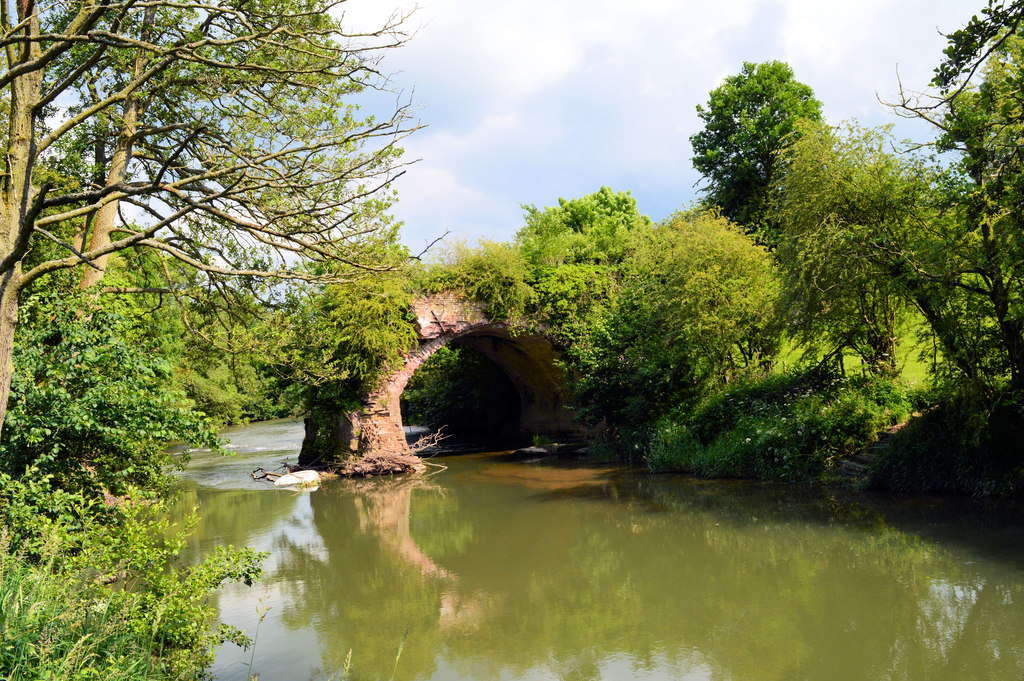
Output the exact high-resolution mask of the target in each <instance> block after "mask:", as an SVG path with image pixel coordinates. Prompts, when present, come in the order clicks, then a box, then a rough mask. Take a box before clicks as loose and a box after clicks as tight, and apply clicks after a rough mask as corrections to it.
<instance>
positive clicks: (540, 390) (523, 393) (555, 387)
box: [348, 293, 579, 453]
mask: <svg viewBox="0 0 1024 681" xmlns="http://www.w3.org/2000/svg"><path fill="white" fill-rule="evenodd" d="M413 312H414V313H415V314H416V317H417V325H416V326H417V333H418V334H419V337H420V343H419V346H418V347H417V348H416V349H414V350H413V351H411V352H410V353H408V354H407V355H406V357H405V361H404V363H403V365H402V366H401V367H398V368H396V369H395V370H394V371H392V372H391V373H390V374H389V375H387V376H386V377H385V378H384V380H383V381H382V382H381V384H380V386H379V387H378V388H377V389H376V390H374V391H372V392H370V393H369V394H368V395H366V396H365V397H364V399H363V400H362V403H363V409H362V411H361V412H359V413H355V414H350V415H348V418H349V420H350V421H352V424H351V425H352V430H351V438H350V440H349V442H350V445H349V449H352V448H358V450H359V451H360V452H362V453H366V452H370V451H404V450H406V449H407V445H406V441H405V432H404V430H403V428H402V411H401V406H400V402H401V397H402V391H404V390H405V388H406V386H408V384H409V380H410V379H411V378H412V376H413V374H415V373H416V370H417V369H419V368H420V367H421V366H422V365H423V364H424V362H426V361H427V360H428V359H430V357H431V356H432V355H433V354H434V353H435V352H437V351H438V350H439V349H441V348H442V347H444V346H446V345H448V344H449V343H457V344H460V345H465V346H467V347H470V348H472V349H473V350H475V351H477V352H479V353H480V354H482V355H483V356H484V357H486V358H488V359H489V360H491V361H492V362H494V363H495V364H496V365H498V367H499V368H500V369H501V370H502V371H503V372H504V373H505V375H506V376H508V378H509V380H510V381H511V383H512V385H513V386H514V387H515V390H516V393H517V394H518V396H519V402H520V429H521V430H522V431H523V432H522V434H523V435H529V434H532V433H544V434H546V435H554V436H558V435H566V434H579V429H578V428H577V427H576V426H575V425H574V424H573V421H572V416H571V413H570V411H569V409H568V407H569V404H570V397H569V392H568V389H567V387H566V381H565V374H564V373H563V371H562V369H561V367H560V366H559V364H558V356H559V355H558V351H557V350H556V349H555V348H554V346H553V345H552V344H551V341H550V340H549V339H548V338H546V337H545V336H543V335H539V334H537V333H536V332H528V331H526V330H525V329H518V328H515V327H510V326H509V325H508V324H504V323H495V322H492V321H490V320H489V319H488V318H487V316H486V314H485V313H484V310H483V307H482V306H481V305H480V304H479V303H476V302H473V301H469V300H466V299H465V298H463V297H461V296H460V295H458V294H454V293H441V294H434V295H431V296H424V297H423V298H420V299H418V300H416V301H415V302H414V304H413Z"/></svg>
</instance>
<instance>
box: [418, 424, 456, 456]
mask: <svg viewBox="0 0 1024 681" xmlns="http://www.w3.org/2000/svg"><path fill="white" fill-rule="evenodd" d="M447 439H448V436H447V435H444V426H441V427H440V428H438V429H437V430H436V431H434V432H433V433H429V434H427V435H424V436H423V437H421V438H420V439H418V440H416V442H413V443H412V444H411V445H409V449H410V450H411V451H412V452H414V453H418V452H422V451H423V450H424V449H430V448H431V447H436V446H437V445H439V444H441V442H442V441H444V440H447Z"/></svg>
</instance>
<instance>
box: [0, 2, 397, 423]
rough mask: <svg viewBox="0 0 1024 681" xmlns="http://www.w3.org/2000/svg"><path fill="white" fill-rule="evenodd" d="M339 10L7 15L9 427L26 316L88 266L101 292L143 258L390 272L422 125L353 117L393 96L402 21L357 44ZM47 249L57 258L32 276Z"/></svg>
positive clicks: (226, 267) (86, 10)
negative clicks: (390, 83)
mask: <svg viewBox="0 0 1024 681" xmlns="http://www.w3.org/2000/svg"><path fill="white" fill-rule="evenodd" d="M342 4H343V0H301V1H300V2H292V1H291V0H252V1H250V2H245V3H239V2H233V1H231V0H214V1H212V2H202V3H200V2H193V1H191V0H159V1H158V2H153V3H139V2H137V1H136V0H123V1H121V2H116V1H113V0H104V1H102V2H98V3H87V2H84V1H83V0H77V1H74V2H70V3H66V4H63V5H62V4H55V5H50V6H40V5H37V4H36V2H35V1H34V0H24V1H20V2H17V3H10V2H3V3H2V5H0V23H2V24H3V29H4V33H3V35H2V37H0V44H2V46H3V48H4V56H5V57H6V61H5V64H4V68H3V70H2V72H0V88H2V89H3V90H2V95H0V101H2V102H3V105H4V107H5V108H6V109H7V113H8V116H7V119H6V127H5V128H4V129H3V131H2V134H0V140H2V143H3V145H4V148H5V149H4V150H5V152H6V155H5V173H4V175H3V177H2V178H0V423H2V417H3V414H4V412H5V410H6V404H7V399H8V395H9V389H10V382H11V373H12V365H11V352H12V343H13V337H14V329H15V326H16V323H17V314H18V304H19V298H20V295H21V292H22V291H23V290H24V289H25V288H26V287H27V286H28V285H29V284H30V283H32V282H33V281H35V280H37V279H39V278H40V277H42V276H44V275H46V274H49V273H53V272H56V271H60V270H65V269H73V268H77V267H82V266H84V267H85V272H86V273H85V274H84V276H83V280H82V284H83V286H86V287H92V286H95V285H96V284H98V283H99V282H100V281H101V279H102V274H103V272H104V271H105V270H106V267H107V259H108V258H109V256H111V255H112V254H114V253H117V252H119V251H123V250H125V249H129V248H145V249H151V250H152V251H153V252H154V253H156V254H157V255H158V256H159V258H160V259H165V260H166V259H176V260H178V261H181V262H184V263H186V264H188V265H189V266H191V267H192V268H194V269H195V270H196V271H198V272H200V273H202V275H201V276H202V277H203V278H204V279H205V280H206V281H210V282H212V281H215V280H219V279H220V278H222V277H240V278H241V279H242V281H243V282H251V281H252V280H254V279H257V278H271V279H276V280H279V281H280V280H295V279H301V280H311V279H317V278H319V277H322V276H324V275H326V276H328V277H330V278H332V279H335V280H337V279H339V278H351V276H353V272H358V271H359V270H360V269H361V268H362V269H365V268H371V269H376V268H388V267H390V266H391V265H392V263H389V262H384V263H381V262H380V261H379V260H378V257H379V256H380V254H381V252H382V249H384V248H385V247H387V246H389V245H390V243H391V242H392V241H393V240H394V236H395V230H396V229H397V226H396V225H394V224H392V223H391V221H390V219H389V218H388V216H387V215H386V212H385V211H386V209H387V206H388V205H389V201H390V196H391V194H390V190H389V186H390V183H391V181H392V180H393V179H394V177H395V176H396V175H397V174H398V168H399V166H398V161H397V159H398V155H399V153H400V150H399V149H398V147H397V146H396V143H397V142H398V141H399V140H400V139H401V138H402V137H403V136H405V135H406V134H408V133H409V132H411V130H412V129H414V128H415V126H414V125H411V124H410V122H409V117H408V113H409V110H408V105H404V104H400V105H399V106H397V107H396V108H395V110H394V111H393V113H392V114H390V115H389V116H386V117H384V118H383V119H381V120H376V119H374V118H373V117H369V118H366V119H360V118H359V117H358V115H357V111H356V108H355V106H354V105H353V104H352V103H351V102H347V100H349V99H350V98H351V97H352V96H353V95H355V94H357V93H359V92H361V91H364V90H366V89H367V88H383V87H386V84H385V82H384V80H383V79H382V77H381V76H380V74H379V72H378V70H377V65H378V63H379V60H380V58H381V56H382V52H381V51H382V50H384V49H386V48H389V47H394V46H397V45H399V44H401V43H402V41H403V40H404V37H405V36H404V34H403V33H402V28H401V26H402V19H403V17H397V16H396V17H393V18H392V20H391V21H389V22H387V24H386V25H385V26H383V27H381V28H380V29H379V30H375V31H373V32H370V33H361V34H360V33H347V32H346V31H345V30H344V27H343V26H342V24H341V23H340V21H339V20H338V19H336V18H334V13H335V12H336V11H337V10H338V9H339V8H340V6H341V5H342ZM44 242H50V244H51V245H55V246H56V247H57V248H58V249H59V252H58V253H56V254H55V255H54V256H53V257H48V258H46V259H43V260H37V259H34V255H33V254H34V253H38V252H40V251H43V250H45V249H46V248H49V246H45V247H44ZM310 262H311V263H312V264H309V263H310ZM328 262H341V263H342V264H344V265H345V267H347V268H348V269H347V271H346V270H345V269H339V268H320V267H318V265H317V263H328ZM338 272H342V273H343V276H341V277H339V275H338V274H337V273H338ZM346 272H347V273H346Z"/></svg>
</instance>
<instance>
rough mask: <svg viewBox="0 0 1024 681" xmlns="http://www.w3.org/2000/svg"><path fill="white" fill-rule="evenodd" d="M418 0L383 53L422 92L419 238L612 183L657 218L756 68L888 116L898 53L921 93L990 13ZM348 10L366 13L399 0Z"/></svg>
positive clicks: (853, 112)
mask: <svg viewBox="0 0 1024 681" xmlns="http://www.w3.org/2000/svg"><path fill="white" fill-rule="evenodd" d="M402 1H403V2H405V0H402ZM419 4H420V9H419V10H418V12H417V13H416V15H415V16H414V19H413V23H414V24H415V25H418V26H419V27H420V28H419V32H418V33H417V35H416V36H415V37H414V38H413V39H412V41H411V42H410V44H409V45H408V46H406V47H404V48H402V49H401V50H399V51H397V52H395V53H393V54H391V55H389V56H388V59H387V61H386V64H385V69H386V70H389V71H398V72H399V73H398V75H397V76H396V81H397V82H398V83H399V84H400V85H402V86H403V87H405V88H407V89H412V88H413V87H415V92H416V99H417V101H419V102H420V103H422V104H423V107H424V108H423V110H422V114H421V115H422V119H423V122H424V123H426V124H428V126H429V127H427V128H426V129H424V130H423V131H421V132H419V133H417V134H416V135H414V136H413V138H412V139H410V140H409V141H408V142H407V143H406V145H405V146H406V148H407V150H408V156H409V157H411V158H420V159H422V161H421V162H420V163H419V164H417V165H415V166H413V167H412V168H411V169H410V170H409V172H408V173H407V175H406V176H405V177H403V178H402V179H401V180H400V182H399V184H398V189H399V194H400V197H401V202H400V205H399V207H398V211H397V214H398V216H399V217H400V218H401V219H404V220H405V222H406V224H407V227H406V232H405V234H406V237H405V240H406V242H407V243H410V244H413V245H415V242H417V241H421V240H422V238H423V235H425V234H438V233H441V232H442V231H444V230H446V229H454V230H456V231H458V232H460V233H462V234H464V235H467V236H470V237H473V236H475V235H480V236H485V237H488V238H508V237H509V236H511V234H512V233H514V231H515V230H516V229H517V228H518V226H519V224H520V218H521V210H520V208H519V205H520V204H522V203H533V204H537V205H542V206H543V205H552V204H553V203H555V202H556V201H557V199H558V197H559V196H566V197H572V196H579V195H581V194H584V193H588V192H592V191H595V190H596V189H597V188H598V187H599V186H601V185H602V184H607V185H611V186H613V187H614V188H616V189H623V190H626V189H629V190H632V191H633V193H634V195H635V196H637V197H638V202H639V204H640V208H641V210H645V211H647V212H649V213H650V214H651V215H652V217H654V218H656V219H660V218H662V217H664V216H665V215H667V214H668V213H669V212H671V211H672V210H674V209H675V208H678V207H679V206H681V205H682V204H683V203H687V202H689V201H691V200H692V199H693V198H694V190H693V187H692V185H693V184H694V182H695V181H696V180H697V179H698V176H697V175H696V173H695V172H694V171H693V170H692V168H691V166H690V161H689V157H690V145H689V139H688V138H689V136H690V135H692V134H693V133H694V132H696V131H697V129H698V124H699V121H698V119H697V117H696V113H695V111H694V108H695V106H696V105H697V104H699V103H703V102H705V101H706V100H707V96H708V92H709V91H710V90H711V89H712V88H714V87H715V86H716V85H717V84H718V83H720V82H721V80H722V78H724V77H725V76H727V75H730V74H733V73H736V72H737V71H738V70H739V68H740V65H741V64H742V62H743V61H765V60H768V59H782V60H785V61H787V62H789V63H790V65H791V66H792V67H793V68H794V71H795V73H796V76H797V78H798V79H799V80H801V81H803V82H805V83H808V84H809V85H811V86H812V87H813V88H814V90H815V92H816V94H817V96H818V98H819V99H821V100H822V102H823V103H824V107H825V113H826V116H827V118H828V119H829V120H831V121H835V122H838V121H840V120H843V119H846V118H850V117H858V118H860V119H861V121H862V122H864V123H866V124H870V125H874V124H879V123H883V122H890V121H892V120H893V119H892V118H891V116H889V115H888V114H887V113H886V111H885V110H884V108H883V107H882V106H880V105H879V104H878V102H877V101H876V98H875V95H876V92H877V93H879V95H881V96H882V97H891V96H892V95H893V94H894V93H895V92H896V65H897V63H898V64H899V66H900V74H901V75H902V76H903V78H904V82H905V83H907V84H908V85H912V86H914V87H917V88H920V87H923V86H925V85H926V84H927V81H928V79H930V77H931V70H932V68H934V66H935V64H936V63H937V62H938V60H939V59H940V58H941V50H942V47H943V46H944V39H943V38H942V37H941V36H940V35H938V34H937V32H936V27H939V28H942V29H944V30H946V31H950V30H954V29H956V28H958V27H959V26H960V25H962V24H963V23H964V21H966V20H967V18H969V15H970V14H971V13H973V11H976V9H972V8H970V7H965V6H964V3H963V0H861V1H860V2H857V3H849V2H829V1H827V0H720V1H719V2H716V3H714V4H709V3H704V2H697V1H696V0H690V1H687V2H679V1H678V0H634V2H632V3H623V2H621V1H618V2H610V1H608V0H590V1H585V0H517V1H515V2H504V3H492V2H480V1H479V0H476V1H473V0H419ZM978 4H979V6H980V4H981V0H978ZM345 6H346V8H347V11H348V12H349V17H350V18H351V19H352V20H353V21H355V20H358V21H361V22H371V21H372V20H374V19H376V20H377V21H379V20H381V19H383V18H386V17H387V16H388V15H390V11H389V10H390V8H391V7H392V5H390V4H389V3H388V0H349V2H346V3H345ZM396 6H397V5H396ZM403 6H404V7H411V6H412V5H411V2H405V4H404V5H403ZM903 125H904V126H905V124H903ZM905 129H906V130H908V131H911V130H912V128H909V127H905ZM906 134H923V133H920V132H907V133H906Z"/></svg>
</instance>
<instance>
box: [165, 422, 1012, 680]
mask: <svg viewBox="0 0 1024 681" xmlns="http://www.w3.org/2000/svg"><path fill="white" fill-rule="evenodd" d="M224 436H225V437H227V438H228V439H230V441H231V448H232V449H234V450H236V451H237V452H238V453H237V454H236V455H235V456H234V457H230V458H223V457H220V456H214V455H212V454H209V453H202V452H200V453H196V454H194V455H193V464H192V465H191V466H190V468H189V470H188V471H187V472H186V473H184V474H183V475H182V477H181V486H182V494H183V500H184V503H185V504H186V505H188V506H193V505H194V506H197V507H198V509H199V513H200V516H201V522H200V524H199V526H198V530H197V532H196V534H195V535H194V537H193V538H192V542H191V545H190V547H189V551H190V552H191V553H192V555H201V554H203V553H204V552H206V551H208V550H210V548H211V547H213V546H215V545H218V544H232V545H235V546H243V545H245V546H252V547H254V548H256V549H259V550H265V551H269V552H270V553H271V556H270V558H269V559H268V560H267V561H266V563H265V568H266V571H265V575H264V577H263V579H262V580H261V582H260V583H259V584H258V585H256V586H254V587H252V588H247V587H244V586H242V585H234V584H232V585H227V586H226V587H224V588H223V589H222V590H221V591H219V592H218V595H217V596H216V599H215V600H216V605H217V607H218V609H219V612H220V617H221V619H222V620H223V621H225V622H227V623H229V624H233V625H235V626H238V627H240V628H243V629H245V630H247V632H248V633H249V635H250V636H252V635H253V634H254V633H255V632H256V631H257V626H258V635H257V640H256V646H255V652H254V653H253V652H252V651H243V650H241V649H239V648H237V647H234V646H230V645H229V646H225V647H224V648H222V649H221V650H220V651H219V652H218V655H217V659H216V663H215V665H214V668H213V669H212V672H213V673H214V674H215V676H216V678H217V679H219V680H220V681H240V680H243V681H244V680H245V679H246V678H247V674H248V671H249V668H250V656H252V665H251V668H252V671H253V672H258V673H259V674H260V679H261V681H305V680H307V679H310V680H314V679H316V680H322V681H326V680H327V679H338V678H340V671H341V670H342V668H343V667H344V665H345V661H346V657H347V656H348V655H349V652H350V651H351V670H350V674H349V677H348V678H350V679H360V680H362V679H365V680H370V679H381V680H384V679H389V678H391V677H392V674H394V677H393V678H394V679H396V681H398V680H403V681H409V680H413V679H417V680H421V679H435V680H439V681H440V680H444V681H456V680H462V679H467V680H468V679H473V680H484V679H487V680H491V679H495V680H503V681H504V680H509V681H511V680H520V679H521V680H524V681H526V680H530V681H535V680H536V681H540V680H547V679H561V680H565V681H570V680H571V681H584V680H597V679H603V680H613V679H650V680H659V681H660V680H667V679H673V680H675V679H686V680H694V681H697V680H711V679H714V680H716V681H717V680H730V679H735V680H737V681H768V680H778V681H783V680H797V679H807V680H821V681H842V680H845V679H849V680H850V681H854V680H856V681H866V680H868V679H870V680H876V679H907V680H909V679H915V680H916V679H920V680H921V681H945V680H948V681H954V680H955V681H969V680H971V679H979V680H980V679H1007V680H1009V679H1022V678H1024V519H1022V517H1021V514H1020V511H1019V509H1017V510H1014V509H993V508H988V507H985V506H982V505H980V504H973V503H962V502H953V501H951V500H942V499H939V500H920V499H916V500H903V501H894V500H886V499H882V498H875V497H871V496H865V495H853V494H844V493H839V492H835V491H826V490H819V489H812V488H805V487H797V486H768V485H761V484H755V483H749V482H741V481H724V482H722V481H712V482H709V481H700V480H694V479H691V478H687V477H683V476H668V475H648V474H643V473H637V472H635V471H627V470H623V469H621V468H618V467H614V466H592V465H591V466H582V465H578V464H571V463H566V462H560V461H557V460H540V461H532V462H524V461H515V460H513V459H512V457H510V456H509V455H508V454H501V453H494V454H464V455H459V456H450V457H446V458H438V459H434V460H433V462H434V463H436V464H438V465H439V466H442V467H446V468H442V467H437V468H432V469H431V470H432V471H433V473H432V474H431V475H429V476H425V477H415V478H413V477H406V478H394V479H377V480H361V481H349V480H339V481H335V482H332V483H329V484H327V485H324V486H323V487H321V488H320V489H318V490H316V491H313V492H295V491H289V490H284V489H274V488H273V487H272V486H270V485H268V484H266V483H261V482H256V481H253V480H252V479H251V478H250V477H249V475H248V474H249V472H250V471H252V470H253V469H255V468H256V467H259V466H262V467H264V468H267V469H271V468H272V467H273V466H276V465H277V464H278V463H279V462H280V461H282V460H284V459H286V458H287V459H288V460H290V461H292V462H294V460H295V459H296V455H297V451H298V446H299V443H300V441H301V437H302V424H301V422H300V421H297V420H285V421H272V422H266V423H257V424H252V425H249V426H245V427H242V428H235V429H229V430H228V431H226V432H225V433H224ZM261 617H262V618H263V621H262V622H260V619H261ZM399 650H401V654H400V656H399V655H398V653H399ZM396 657H397V663H396Z"/></svg>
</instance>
